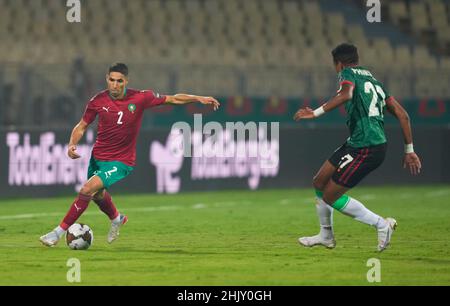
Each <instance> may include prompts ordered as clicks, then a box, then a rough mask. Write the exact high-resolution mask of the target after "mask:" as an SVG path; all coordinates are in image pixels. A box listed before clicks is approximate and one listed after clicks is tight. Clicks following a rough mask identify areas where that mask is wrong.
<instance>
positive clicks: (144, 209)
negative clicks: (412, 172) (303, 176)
mask: <svg viewBox="0 0 450 306" xmlns="http://www.w3.org/2000/svg"><path fill="white" fill-rule="evenodd" d="M249 203H251V202H249V201H244V202H242V203H239V202H217V203H212V204H211V205H207V204H203V203H198V204H194V205H191V206H186V207H183V206H175V205H170V206H155V207H142V208H128V209H121V211H123V212H143V213H145V212H155V211H173V210H182V209H205V208H217V207H229V206H235V205H238V204H242V205H248V204H249ZM102 214H103V213H102V212H100V211H98V212H85V213H84V214H83V215H89V216H92V215H102ZM62 215H64V213H63V212H60V213H56V212H53V213H35V214H20V215H9V216H0V221H1V220H18V219H33V218H39V217H60V216H62Z"/></svg>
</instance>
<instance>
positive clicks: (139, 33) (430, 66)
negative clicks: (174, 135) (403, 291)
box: [0, 0, 450, 196]
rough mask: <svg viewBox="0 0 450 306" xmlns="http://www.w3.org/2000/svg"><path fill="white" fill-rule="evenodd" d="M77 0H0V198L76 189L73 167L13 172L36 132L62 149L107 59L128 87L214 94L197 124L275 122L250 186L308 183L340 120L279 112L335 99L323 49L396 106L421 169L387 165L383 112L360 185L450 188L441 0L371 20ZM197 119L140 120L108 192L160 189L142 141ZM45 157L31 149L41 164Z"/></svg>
mask: <svg viewBox="0 0 450 306" xmlns="http://www.w3.org/2000/svg"><path fill="white" fill-rule="evenodd" d="M81 3H82V14H81V23H69V22H67V20H66V13H67V10H68V7H67V6H66V1H61V0H32V1H31V0H0V6H1V7H2V10H1V11H0V39H1V41H2V43H1V44H0V126H1V130H0V131H1V133H0V135H1V137H2V141H1V143H2V144H1V147H0V152H1V156H0V159H1V169H2V172H1V175H0V180H1V186H2V187H1V189H2V191H3V193H2V194H3V195H24V194H30V195H31V194H33V195H39V194H42V195H47V196H48V195H51V194H55V192H56V193H59V192H60V193H67V192H69V191H73V185H74V184H75V183H74V182H77V183H80V182H81V181H82V178H83V175H85V174H79V173H85V172H84V170H83V169H84V168H83V167H84V166H80V167H81V168H82V170H80V171H79V172H77V170H76V169H75V170H74V168H71V169H66V170H67V172H66V173H71V174H72V175H73V176H76V177H77V178H74V179H73V180H72V179H68V180H64V179H61V180H58V179H55V178H53V179H52V178H51V179H49V180H44V181H43V180H41V179H39V178H37V176H43V175H44V172H45V171H47V170H48V171H50V172H51V169H48V167H47V168H45V169H43V168H39V166H36V169H35V171H34V172H33V171H32V169H28V170H27V169H25V168H27V167H28V168H32V167H34V166H33V165H35V164H36V163H39V161H37V162H35V164H33V160H32V158H29V160H28V161H24V158H25V157H23V156H26V154H27V153H26V150H27V148H26V145H25V143H31V144H32V145H33V144H40V150H46V149H45V146H43V140H42V135H43V133H48V132H51V133H53V134H52V135H54V137H55V139H56V140H54V143H60V144H62V145H63V144H65V143H66V142H67V141H68V138H69V135H70V130H71V128H72V127H73V126H74V125H75V124H76V123H77V122H78V120H79V118H80V117H81V114H82V112H83V109H84V107H85V104H86V102H87V101H88V100H89V98H90V97H91V96H92V95H93V94H94V93H95V92H97V91H99V90H101V89H103V88H104V87H105V85H104V75H105V72H106V69H107V67H108V65H109V64H110V63H112V62H117V61H123V62H125V63H127V64H129V66H130V68H131V73H130V77H131V86H132V87H135V88H140V89H145V88H152V89H154V90H155V91H157V92H160V93H168V94H174V93H177V92H188V93H196V94H203V95H214V96H217V97H219V98H220V100H221V101H222V105H223V107H222V109H221V110H220V111H219V112H218V113H217V114H208V113H204V114H205V116H206V117H205V118H204V120H216V121H219V122H224V121H233V122H235V121H256V122H260V121H269V122H270V121H278V122H281V131H280V137H281V139H280V161H281V162H280V169H279V171H278V172H277V173H276V174H274V175H273V176H271V177H270V178H268V179H266V180H263V181H262V182H261V184H259V186H260V187H295V186H309V184H310V183H309V182H310V177H311V176H312V175H313V173H314V171H315V170H316V169H318V167H319V166H320V164H321V162H322V161H323V160H324V159H325V158H327V157H328V154H330V153H331V152H332V150H333V149H335V148H336V147H337V146H338V145H339V144H340V143H341V142H343V141H344V140H345V137H346V133H347V132H346V129H345V115H344V114H342V112H339V111H336V112H334V113H333V114H329V115H327V116H325V117H323V119H322V118H321V119H320V120H317V121H315V122H314V123H311V124H295V123H294V122H293V121H292V120H291V118H292V116H293V114H294V112H295V110H296V109H298V108H299V107H300V106H302V105H311V106H317V105H319V104H320V103H322V102H323V101H324V99H326V98H328V97H330V96H331V95H332V94H333V93H334V92H335V91H336V89H337V88H336V87H337V78H336V73H335V72H334V70H333V67H332V60H331V56H330V51H331V49H332V48H333V47H335V46H336V45H337V44H339V43H341V42H352V43H354V44H356V45H357V46H358V48H359V50H360V56H361V64H362V65H364V66H368V67H369V68H371V69H372V70H373V71H374V73H375V75H376V77H377V78H378V79H379V80H380V81H382V82H384V83H385V84H386V86H387V88H388V90H389V91H390V92H391V93H392V94H393V95H394V96H396V97H397V98H398V99H399V100H400V101H401V102H402V103H403V105H404V106H405V108H406V109H407V110H408V111H409V113H410V115H411V119H412V124H413V127H414V133H415V137H416V141H415V143H416V150H417V152H418V153H419V154H421V156H422V158H423V162H424V172H423V175H422V176H421V177H420V178H417V179H412V178H410V177H409V176H408V175H407V174H406V173H405V172H402V171H401V166H400V163H401V156H402V138H401V132H400V129H399V126H398V124H397V125H395V121H394V120H392V119H391V118H389V119H387V126H388V136H389V138H390V140H391V142H390V153H389V155H388V158H387V161H386V163H385V165H384V166H383V167H382V169H381V170H380V171H378V172H377V173H374V175H373V176H372V177H371V178H369V179H368V180H367V181H366V184H390V183H396V184H402V183H405V184H407V183H449V182H450V174H449V173H450V163H449V162H448V161H447V159H448V156H450V86H449V84H450V1H448V0H427V1H425V0H424V1H419V0H417V1H414V0H412V1H406V0H390V1H381V8H382V13H381V21H382V22H381V23H369V22H368V21H367V20H366V13H367V10H368V8H367V7H366V1H363V0H342V1H341V0H320V1H312V0H297V1H295V0H165V1H163V0H128V1H125V0H89V1H81ZM197 111H199V109H197V108H195V107H188V108H182V109H180V108H178V109H174V108H171V107H163V108H159V109H155V110H154V111H150V112H149V113H148V114H147V115H146V117H145V119H144V123H143V128H144V131H143V135H141V137H140V139H141V141H140V143H139V145H138V152H140V153H139V154H140V157H138V158H139V159H140V161H139V163H140V165H141V168H140V169H141V170H137V171H136V173H135V174H134V175H133V177H134V178H130V180H129V182H128V183H125V184H124V185H121V186H122V187H124V189H125V190H131V191H148V192H153V191H155V190H157V191H160V192H162V191H164V188H162V187H161V188H158V186H157V185H158V184H159V183H158V182H157V181H156V180H157V179H156V169H155V167H154V165H152V164H151V161H149V157H148V155H149V145H150V139H154V138H155V139H157V140H159V141H161V142H164V141H165V138H166V137H167V134H168V131H169V128H170V126H171V124H172V123H174V122H175V121H178V120H185V121H188V122H189V121H190V120H191V118H192V114H193V113H195V112H197ZM201 111H204V110H201ZM27 135H28V136H27ZM27 137H28V138H27ZM27 139H28V140H27ZM8 141H9V142H8ZM27 141H28V142H27ZM88 141H89V140H88ZM51 142H52V141H51ZM13 143H14V144H13ZM51 144H53V142H52V143H51ZM15 145H23V146H24V148H23V150H22V151H20V150H15V149H14V147H13V146H15ZM42 148H44V149H42ZM55 150H56V149H55V148H52V149H48V148H47V151H48V152H51V153H52V154H53V155H48V154H47V155H45V152H43V151H36V152H39V154H38V155H40V156H41V157H43V156H44V155H45V156H51V157H50V160H52V158H53V159H54V158H55V156H56V153H55ZM287 151H289V152H287ZM24 152H25V153H24ZM13 154H14V156H15V157H14V158H13V157H12V155H13ZM20 154H22V155H20ZM62 154H64V152H63V153H62ZM86 154H87V153H86ZM139 154H138V155H139ZM20 156H22V157H23V158H22V157H20ZM88 157H89V156H87V157H86V158H88ZM85 161H86V160H85ZM61 163H67V161H61ZM11 165H13V166H11ZM14 165H18V166H17V167H16V168H14ZM12 167H13V168H14V169H13V168H12ZM49 167H50V166H49ZM187 167H188V165H187V164H186V163H185V164H184V165H183V167H182V168H181V170H180V171H181V172H180V173H181V175H182V176H183V178H184V179H183V181H184V183H183V186H182V187H181V190H199V189H204V188H207V189H211V190H215V189H218V188H222V187H223V188H228V187H229V188H242V187H244V188H247V183H246V181H245V180H243V179H242V177H241V178H236V179H227V180H220V179H216V180H207V181H206V182H205V181H202V182H198V181H197V182H196V181H195V180H192V181H190V179H189V178H192V175H190V174H189V169H188V168H187ZM138 168H139V167H138ZM5 169H9V170H8V171H5ZM53 170H54V169H53ZM57 171H59V170H57ZM64 171H65V170H64ZM27 173H28V174H27ZM30 173H31V174H30ZM55 175H56V174H55ZM244 176H245V174H244ZM189 181H190V182H189ZM219 181H220V182H219ZM56 185H58V186H59V187H60V188H56ZM31 186H34V187H33V188H31ZM169 189H170V188H169Z"/></svg>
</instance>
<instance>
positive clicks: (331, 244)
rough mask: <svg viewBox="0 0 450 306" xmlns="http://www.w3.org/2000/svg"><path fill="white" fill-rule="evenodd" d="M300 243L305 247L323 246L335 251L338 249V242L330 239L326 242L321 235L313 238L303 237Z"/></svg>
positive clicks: (299, 240)
mask: <svg viewBox="0 0 450 306" xmlns="http://www.w3.org/2000/svg"><path fill="white" fill-rule="evenodd" d="M298 242H299V243H300V244H301V245H303V246H304V247H308V248H309V247H313V246H316V245H322V246H324V247H326V248H327V249H334V248H335V247H336V240H334V239H330V240H325V239H323V238H322V237H320V235H316V236H312V237H302V238H299V239H298Z"/></svg>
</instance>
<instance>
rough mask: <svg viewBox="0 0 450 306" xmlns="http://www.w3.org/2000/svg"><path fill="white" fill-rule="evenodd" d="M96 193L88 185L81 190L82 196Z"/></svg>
mask: <svg viewBox="0 0 450 306" xmlns="http://www.w3.org/2000/svg"><path fill="white" fill-rule="evenodd" d="M95 192H96V190H93V189H92V187H90V186H88V185H84V186H83V187H82V188H81V190H80V193H81V194H86V195H90V196H92V195H94V193H95Z"/></svg>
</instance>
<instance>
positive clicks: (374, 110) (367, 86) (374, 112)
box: [364, 82, 386, 117]
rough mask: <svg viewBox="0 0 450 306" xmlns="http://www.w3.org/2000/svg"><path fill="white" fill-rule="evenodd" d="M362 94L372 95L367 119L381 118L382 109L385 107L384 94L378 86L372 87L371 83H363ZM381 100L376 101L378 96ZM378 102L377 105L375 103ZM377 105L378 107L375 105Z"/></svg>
mask: <svg viewBox="0 0 450 306" xmlns="http://www.w3.org/2000/svg"><path fill="white" fill-rule="evenodd" d="M364 92H365V93H366V94H369V93H372V101H371V102H370V107H369V117H376V116H381V117H383V107H384V106H385V105H386V102H385V99H386V94H385V93H384V91H383V88H381V87H380V86H378V85H373V84H372V83H371V82H366V83H364ZM378 95H379V96H380V97H381V100H378V98H379V96H378ZM378 101H380V103H379V104H378V103H377V102H378ZM377 104H378V105H377Z"/></svg>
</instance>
